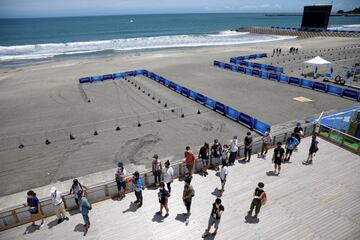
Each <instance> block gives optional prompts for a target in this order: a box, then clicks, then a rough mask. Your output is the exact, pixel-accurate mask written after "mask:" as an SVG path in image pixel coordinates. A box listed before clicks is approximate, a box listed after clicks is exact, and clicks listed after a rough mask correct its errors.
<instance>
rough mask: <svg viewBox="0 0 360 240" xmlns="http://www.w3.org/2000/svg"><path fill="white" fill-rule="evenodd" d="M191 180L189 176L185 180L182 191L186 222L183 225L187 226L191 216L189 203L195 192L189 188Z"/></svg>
mask: <svg viewBox="0 0 360 240" xmlns="http://www.w3.org/2000/svg"><path fill="white" fill-rule="evenodd" d="M191 180H192V177H191V176H187V177H186V178H185V181H184V182H185V184H184V191H183V202H184V204H185V207H186V213H185V215H186V221H185V224H186V225H188V224H189V218H190V215H191V211H190V209H191V202H192V198H193V197H194V196H195V190H194V188H193V187H192V186H191Z"/></svg>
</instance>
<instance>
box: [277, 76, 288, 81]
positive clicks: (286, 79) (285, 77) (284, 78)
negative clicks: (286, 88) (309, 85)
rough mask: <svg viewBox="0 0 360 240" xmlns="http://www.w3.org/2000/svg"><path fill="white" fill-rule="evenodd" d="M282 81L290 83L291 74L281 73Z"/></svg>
mask: <svg viewBox="0 0 360 240" xmlns="http://www.w3.org/2000/svg"><path fill="white" fill-rule="evenodd" d="M279 81H280V82H284V83H288V82H289V76H287V75H281V76H280V80H279Z"/></svg>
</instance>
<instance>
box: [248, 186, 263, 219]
mask: <svg viewBox="0 0 360 240" xmlns="http://www.w3.org/2000/svg"><path fill="white" fill-rule="evenodd" d="M264 186H265V185H264V183H262V182H259V183H258V187H257V188H255V192H254V195H253V196H254V198H253V200H252V202H251V205H250V210H249V211H248V216H249V217H251V216H252V212H253V210H254V208H255V216H254V217H255V218H257V217H258V214H259V213H260V208H261V206H262V205H264V204H265V203H266V200H267V199H266V193H265V191H264Z"/></svg>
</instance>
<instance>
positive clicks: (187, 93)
mask: <svg viewBox="0 0 360 240" xmlns="http://www.w3.org/2000/svg"><path fill="white" fill-rule="evenodd" d="M181 93H182V94H184V95H185V96H187V97H188V96H189V89H187V88H186V87H183V88H182V89H181Z"/></svg>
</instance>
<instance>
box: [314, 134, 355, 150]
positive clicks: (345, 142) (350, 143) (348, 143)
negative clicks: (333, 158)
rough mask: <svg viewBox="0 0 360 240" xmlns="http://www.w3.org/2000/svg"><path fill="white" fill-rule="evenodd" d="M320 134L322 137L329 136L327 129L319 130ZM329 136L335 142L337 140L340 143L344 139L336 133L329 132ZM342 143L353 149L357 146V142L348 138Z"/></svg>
mask: <svg viewBox="0 0 360 240" xmlns="http://www.w3.org/2000/svg"><path fill="white" fill-rule="evenodd" d="M320 135H322V136H324V137H329V132H328V131H321V132H320ZM330 138H331V139H333V140H334V141H336V142H339V143H342V141H343V139H344V138H343V137H342V136H340V135H338V134H336V133H334V134H331V136H330ZM344 145H346V146H348V147H349V148H352V149H354V150H357V149H358V148H359V143H357V142H353V141H351V140H348V139H345V140H344Z"/></svg>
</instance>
